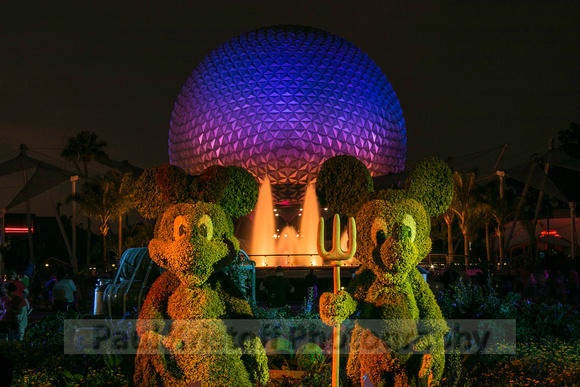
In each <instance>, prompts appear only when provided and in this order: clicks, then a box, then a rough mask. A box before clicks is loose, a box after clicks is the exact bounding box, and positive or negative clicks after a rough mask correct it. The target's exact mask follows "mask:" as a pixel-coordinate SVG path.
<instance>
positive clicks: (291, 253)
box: [250, 177, 323, 266]
mask: <svg viewBox="0 0 580 387" xmlns="http://www.w3.org/2000/svg"><path fill="white" fill-rule="evenodd" d="M276 212H277V210H276V209H274V204H273V199H272V189H271V186H270V180H269V179H268V178H267V177H266V178H265V179H264V182H263V183H262V186H261V187H260V194H259V196H258V203H257V204H256V209H255V210H254V228H253V233H252V245H251V250H250V256H251V258H252V259H253V260H254V261H255V262H256V266H278V265H281V266H288V265H291V266H321V265H323V262H322V258H320V257H319V256H318V253H317V251H316V235H317V231H318V219H319V218H320V208H319V206H318V199H317V198H316V192H315V189H314V184H308V186H307V188H306V195H305V197H304V203H303V206H302V208H301V209H300V212H299V216H300V217H301V219H300V228H299V230H296V229H295V228H294V227H293V226H290V225H286V226H284V227H283V228H282V229H281V230H280V231H279V230H278V229H277V228H276V216H278V215H279V214H277V213H276Z"/></svg>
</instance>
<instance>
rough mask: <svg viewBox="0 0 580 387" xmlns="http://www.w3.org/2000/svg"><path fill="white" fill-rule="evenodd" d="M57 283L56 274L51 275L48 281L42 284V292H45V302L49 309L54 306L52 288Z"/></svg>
mask: <svg viewBox="0 0 580 387" xmlns="http://www.w3.org/2000/svg"><path fill="white" fill-rule="evenodd" d="M57 282H58V278H57V276H56V274H53V275H51V276H50V279H49V280H48V281H46V283H45V284H44V290H45V291H46V300H47V301H48V306H50V307H51V308H52V306H53V305H54V296H53V295H52V289H53V288H54V285H56V283H57Z"/></svg>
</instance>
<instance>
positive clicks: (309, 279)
mask: <svg viewBox="0 0 580 387" xmlns="http://www.w3.org/2000/svg"><path fill="white" fill-rule="evenodd" d="M304 284H305V285H306V298H308V299H310V298H311V297H312V299H313V300H314V301H316V300H317V299H318V286H317V285H318V277H317V276H316V275H315V274H314V269H310V271H309V272H308V274H307V275H306V277H304Z"/></svg>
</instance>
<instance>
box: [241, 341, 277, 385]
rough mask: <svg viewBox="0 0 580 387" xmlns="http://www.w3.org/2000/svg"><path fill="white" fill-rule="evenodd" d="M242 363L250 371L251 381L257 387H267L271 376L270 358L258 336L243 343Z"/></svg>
mask: <svg viewBox="0 0 580 387" xmlns="http://www.w3.org/2000/svg"><path fill="white" fill-rule="evenodd" d="M242 349H243V355H242V361H243V362H244V365H245V367H246V370H247V371H248V375H249V376H250V380H251V381H252V382H253V383H254V385H256V386H265V385H266V384H267V383H268V379H269V378H270V374H269V372H268V357H267V356H266V351H265V350H264V345H263V344H262V341H261V340H260V338H259V337H258V336H254V337H253V338H249V337H248V339H246V340H245V341H244V343H243V348H242Z"/></svg>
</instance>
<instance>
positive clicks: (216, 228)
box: [134, 185, 268, 387]
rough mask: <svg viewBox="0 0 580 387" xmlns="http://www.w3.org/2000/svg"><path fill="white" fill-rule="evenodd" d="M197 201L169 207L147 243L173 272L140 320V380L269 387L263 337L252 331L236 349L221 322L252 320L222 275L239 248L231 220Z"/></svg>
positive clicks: (214, 207)
mask: <svg viewBox="0 0 580 387" xmlns="http://www.w3.org/2000/svg"><path fill="white" fill-rule="evenodd" d="M188 187H191V185H184V189H185V188H188ZM164 196H165V197H168V195H167V192H166V193H165V195H164ZM173 197H175V195H173ZM164 199H165V198H164ZM164 199H162V200H164ZM194 201H195V200H194V199H192V200H190V199H188V200H186V202H182V203H179V204H173V205H171V206H169V207H168V208H167V209H166V210H165V212H164V213H163V216H162V218H160V219H158V221H157V224H156V229H155V238H154V239H153V240H152V241H151V242H150V244H149V254H150V256H151V258H152V259H153V260H154V261H155V262H156V263H157V264H159V265H160V266H161V267H163V268H165V269H167V271H166V272H164V273H163V274H162V275H161V276H160V277H159V278H158V279H157V280H156V281H155V283H154V284H153V286H152V287H151V289H150V290H149V293H148V295H147V298H146V300H145V302H144V304H143V306H142V309H141V313H140V316H139V320H138V322H137V333H138V334H139V336H140V339H141V340H140V343H139V348H138V353H137V357H136V360H135V375H134V382H135V384H136V385H137V386H152V385H154V386H156V385H164V386H186V385H188V384H190V383H191V382H193V381H198V380H199V381H202V383H203V385H208V386H232V385H235V386H248V387H249V386H255V385H258V384H262V385H263V384H265V383H266V382H267V380H268V367H267V358H266V353H265V351H264V348H263V346H262V343H261V341H260V339H259V338H258V337H257V336H256V335H251V334H250V335H248V336H247V337H246V338H245V341H244V342H243V343H242V344H241V347H237V346H236V345H235V343H234V341H233V339H232V337H231V336H230V335H229V334H228V332H227V329H226V325H225V324H224V322H223V320H224V319H252V318H253V315H252V312H251V309H250V306H249V304H248V303H247V302H246V301H245V300H244V298H243V296H242V295H241V293H240V292H239V291H238V290H237V288H236V287H235V285H234V284H233V283H232V282H231V280H230V279H229V278H228V277H227V276H226V275H225V274H224V273H223V272H221V269H222V268H223V267H224V266H226V265H227V264H229V263H230V262H231V261H232V260H233V259H234V257H236V256H237V253H238V250H239V243H238V241H237V239H236V238H235V237H234V236H233V225H232V221H231V219H230V218H229V217H228V216H227V215H226V213H225V212H224V210H223V209H222V208H221V207H220V206H219V205H216V204H211V203H203V202H194ZM192 202H193V203H192ZM169 320H171V321H172V322H169ZM249 333H252V332H249Z"/></svg>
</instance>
